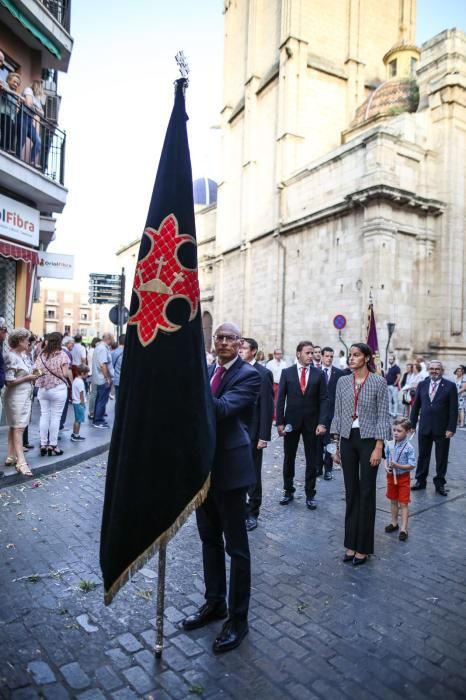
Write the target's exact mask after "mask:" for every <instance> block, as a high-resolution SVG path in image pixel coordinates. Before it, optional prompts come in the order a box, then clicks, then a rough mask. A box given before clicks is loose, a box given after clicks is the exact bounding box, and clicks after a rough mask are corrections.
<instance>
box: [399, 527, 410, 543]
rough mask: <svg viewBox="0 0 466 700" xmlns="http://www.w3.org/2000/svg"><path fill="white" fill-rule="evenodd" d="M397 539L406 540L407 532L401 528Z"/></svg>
mask: <svg viewBox="0 0 466 700" xmlns="http://www.w3.org/2000/svg"><path fill="white" fill-rule="evenodd" d="M398 539H399V540H401V541H402V542H406V540H407V539H408V533H407V532H406V530H402V531H401V532H400V534H399V537H398Z"/></svg>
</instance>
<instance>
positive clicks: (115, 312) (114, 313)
mask: <svg viewBox="0 0 466 700" xmlns="http://www.w3.org/2000/svg"><path fill="white" fill-rule="evenodd" d="M119 311H120V309H119V307H118V306H112V308H111V309H110V311H109V312H108V317H109V319H110V321H111V322H112V323H113V324H114V325H115V326H118V325H120V324H119V316H120V313H119ZM128 318H129V311H128V309H127V308H126V306H123V308H122V309H121V325H122V326H124V325H125V323H127V322H128Z"/></svg>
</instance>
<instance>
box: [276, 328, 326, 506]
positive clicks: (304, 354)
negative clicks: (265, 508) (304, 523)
mask: <svg viewBox="0 0 466 700" xmlns="http://www.w3.org/2000/svg"><path fill="white" fill-rule="evenodd" d="M312 355H313V345H312V343H311V342H310V341H309V340H303V341H301V342H300V343H298V346H297V348H296V358H297V363H296V365H294V366H293V367H288V369H285V370H284V371H283V372H282V376H281V378H280V385H279V387H278V400H277V430H278V434H279V435H280V436H284V439H285V444H284V451H285V457H284V460H283V489H284V490H283V496H282V498H281V499H280V505H283V506H285V505H288V504H289V503H290V502H291V501H292V500H293V498H294V496H293V494H294V492H295V488H294V485H293V481H294V475H295V461H296V452H297V449H298V444H299V439H300V437H301V435H302V437H303V443H304V454H305V457H306V473H305V491H306V505H307V507H308V508H309V510H315V509H316V508H317V504H316V501H315V495H316V471H317V470H316V443H317V436H318V435H324V434H325V432H326V428H325V423H326V420H327V413H328V406H327V387H326V384H325V378H324V373H323V372H322V370H320V369H317V368H315V367H313V366H312Z"/></svg>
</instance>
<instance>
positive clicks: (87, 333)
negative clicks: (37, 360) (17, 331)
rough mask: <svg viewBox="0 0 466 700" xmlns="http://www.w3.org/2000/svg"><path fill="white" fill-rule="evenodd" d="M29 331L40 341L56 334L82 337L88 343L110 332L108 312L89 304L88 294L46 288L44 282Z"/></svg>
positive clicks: (96, 305) (106, 309) (111, 329)
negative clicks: (46, 336) (44, 337)
mask: <svg viewBox="0 0 466 700" xmlns="http://www.w3.org/2000/svg"><path fill="white" fill-rule="evenodd" d="M30 328H31V330H32V332H33V333H35V334H36V335H38V336H40V337H43V336H44V335H46V334H47V333H53V332H55V331H58V332H59V333H62V334H63V335H72V336H74V335H82V337H83V338H84V339H85V341H89V342H90V341H91V340H92V338H94V337H95V336H99V337H102V333H104V332H107V331H108V332H110V333H111V332H113V324H111V323H110V321H109V319H108V308H107V307H106V306H105V307H103V306H102V305H100V304H89V299H88V293H87V292H84V291H75V290H69V289H60V288H57V285H54V286H47V284H44V282H42V283H41V288H40V298H39V299H38V300H37V302H36V303H35V304H34V307H33V313H32V319H31V325H30Z"/></svg>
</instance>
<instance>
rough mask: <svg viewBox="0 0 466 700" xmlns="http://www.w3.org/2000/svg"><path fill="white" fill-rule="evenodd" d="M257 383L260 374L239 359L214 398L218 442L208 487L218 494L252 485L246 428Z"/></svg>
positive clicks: (253, 479) (249, 444)
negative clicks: (210, 486)
mask: <svg viewBox="0 0 466 700" xmlns="http://www.w3.org/2000/svg"><path fill="white" fill-rule="evenodd" d="M214 371H215V365H210V366H209V367H208V373H209V379H211V378H212V375H213V373H214ZM260 383H261V380H260V375H259V372H257V370H255V369H254V367H251V365H250V364H248V363H247V362H243V360H242V359H241V358H240V357H238V358H237V359H236V362H235V363H234V364H233V365H232V366H231V367H230V369H229V370H227V371H226V372H225V374H224V376H223V379H222V382H221V384H220V387H219V390H218V395H217V397H213V402H214V405H215V414H216V418H217V441H216V447H215V457H214V463H213V466H212V472H211V484H212V487H214V488H217V489H220V490H221V491H231V490H233V489H239V488H242V487H246V486H250V485H251V484H254V483H255V480H256V477H255V471H254V465H253V461H252V451H251V439H250V437H249V429H250V428H249V426H250V424H251V420H252V414H253V407H254V402H255V400H256V398H257V396H258V394H259V390H260Z"/></svg>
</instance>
